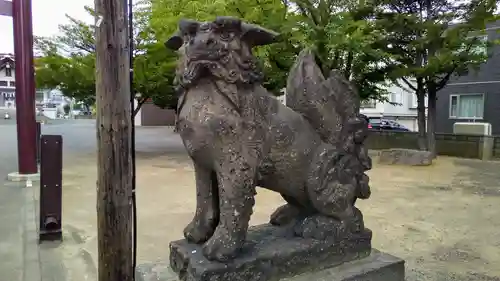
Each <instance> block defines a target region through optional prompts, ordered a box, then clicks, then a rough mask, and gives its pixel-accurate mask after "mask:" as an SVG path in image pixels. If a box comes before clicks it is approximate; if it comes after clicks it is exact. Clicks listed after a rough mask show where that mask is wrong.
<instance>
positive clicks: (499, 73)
mask: <svg viewBox="0 0 500 281" xmlns="http://www.w3.org/2000/svg"><path fill="white" fill-rule="evenodd" d="M499 28H500V21H497V22H495V23H492V24H490V25H489V26H488V27H487V29H486V34H485V35H481V37H482V39H483V40H488V41H498V40H499V39H500V34H499V33H498V30H499ZM473 51H476V52H488V53H489V54H490V58H489V59H488V60H487V61H486V62H485V63H484V64H483V65H481V66H480V68H479V70H478V71H474V70H471V71H470V72H469V73H468V74H467V75H463V76H455V77H452V78H451V79H450V81H449V83H448V84H447V85H446V86H445V87H444V88H443V89H442V90H441V91H439V92H438V94H437V104H436V107H437V117H436V131H437V132H443V133H452V132H453V124H455V123H456V122H486V123H490V124H491V126H492V133H493V134H495V135H496V134H500V67H499V66H500V46H499V45H495V46H493V47H492V48H491V49H489V50H486V49H484V48H483V49H481V50H479V49H478V50H473Z"/></svg>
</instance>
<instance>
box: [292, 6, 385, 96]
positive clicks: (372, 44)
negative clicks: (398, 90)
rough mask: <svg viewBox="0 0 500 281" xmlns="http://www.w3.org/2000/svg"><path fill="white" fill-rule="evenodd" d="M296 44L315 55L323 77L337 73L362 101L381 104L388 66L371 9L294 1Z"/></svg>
mask: <svg viewBox="0 0 500 281" xmlns="http://www.w3.org/2000/svg"><path fill="white" fill-rule="evenodd" d="M292 2H293V3H294V4H295V5H293V6H295V7H297V8H296V9H295V10H294V9H293V8H292V7H290V8H289V9H290V10H292V11H293V12H294V13H296V14H299V15H300V17H299V21H298V24H297V27H298V28H299V30H300V32H299V33H301V34H299V35H298V36H300V37H301V38H300V39H299V41H301V42H305V44H304V45H306V46H309V47H312V48H313V49H314V50H315V51H316V56H317V59H318V63H319V64H320V66H321V69H322V70H323V74H324V75H328V73H329V72H330V71H331V70H332V69H337V70H340V71H341V72H342V73H343V74H344V76H345V78H346V79H348V80H350V81H351V82H353V84H354V85H355V86H356V87H357V89H358V92H359V95H360V97H361V98H362V99H377V100H385V94H387V90H386V87H385V86H386V84H387V81H388V80H389V78H390V77H388V75H387V74H388V73H389V72H390V67H391V64H388V63H386V62H387V61H388V58H389V54H388V53H387V52H385V51H384V49H383V48H380V45H381V44H383V43H384V39H385V38H384V36H383V33H382V31H381V30H380V26H378V25H377V24H376V21H375V20H374V11H375V10H374V8H375V7H374V6H373V5H369V4H370V3H366V2H365V1H357V0H343V1H341V0H339V1H330V0H319V1H310V0H294V1H292Z"/></svg>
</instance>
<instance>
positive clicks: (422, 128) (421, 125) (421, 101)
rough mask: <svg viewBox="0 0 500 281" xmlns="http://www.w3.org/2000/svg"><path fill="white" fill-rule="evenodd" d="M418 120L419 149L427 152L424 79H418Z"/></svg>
mask: <svg viewBox="0 0 500 281" xmlns="http://www.w3.org/2000/svg"><path fill="white" fill-rule="evenodd" d="M415 94H416V96H417V120H418V148H419V149H420V150H427V140H426V122H425V89H424V82H423V80H422V78H417V91H416V93H415Z"/></svg>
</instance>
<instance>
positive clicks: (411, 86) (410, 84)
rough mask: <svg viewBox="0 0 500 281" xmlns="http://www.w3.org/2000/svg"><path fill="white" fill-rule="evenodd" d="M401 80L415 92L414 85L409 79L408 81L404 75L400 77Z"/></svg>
mask: <svg viewBox="0 0 500 281" xmlns="http://www.w3.org/2000/svg"><path fill="white" fill-rule="evenodd" d="M401 80H403V82H405V84H406V85H407V86H408V87H410V89H412V90H414V91H415V92H416V91H417V88H415V86H414V85H413V84H412V83H411V82H410V81H408V79H407V78H406V77H402V78H401Z"/></svg>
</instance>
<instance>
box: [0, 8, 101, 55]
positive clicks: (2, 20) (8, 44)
mask: <svg viewBox="0 0 500 281" xmlns="http://www.w3.org/2000/svg"><path fill="white" fill-rule="evenodd" d="M85 5H88V6H91V7H94V0H32V11H33V34H34V35H37V36H52V35H56V34H58V32H59V30H58V26H59V25H60V24H64V23H67V22H68V20H67V19H66V16H65V15H66V14H68V15H70V16H72V17H74V18H77V19H80V20H84V21H87V22H89V23H91V22H93V21H94V19H93V18H92V17H91V16H90V15H88V14H87V13H86V12H85V10H84V9H83V7H84V6H85ZM0 53H14V41H13V31H12V18H11V17H5V16H0Z"/></svg>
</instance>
